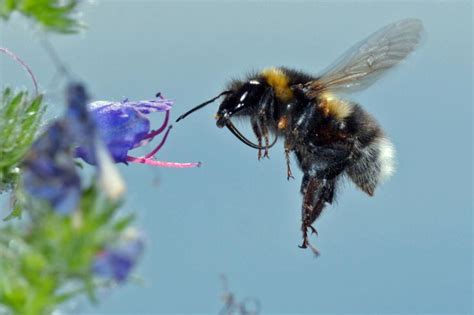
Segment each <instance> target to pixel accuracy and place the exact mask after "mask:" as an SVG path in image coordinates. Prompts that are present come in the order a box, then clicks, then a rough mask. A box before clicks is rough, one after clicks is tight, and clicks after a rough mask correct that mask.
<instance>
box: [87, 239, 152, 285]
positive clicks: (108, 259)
mask: <svg viewBox="0 0 474 315" xmlns="http://www.w3.org/2000/svg"><path fill="white" fill-rule="evenodd" d="M143 249H144V242H143V239H142V238H141V237H140V236H139V235H138V234H137V233H136V232H135V231H134V230H129V231H127V232H126V233H125V234H124V236H123V237H122V240H121V241H120V242H119V244H117V246H115V247H111V248H106V249H104V250H103V251H101V252H99V253H98V254H97V256H96V258H95V260H94V262H93V264H92V271H93V272H94V274H96V275H97V276H100V277H103V278H108V279H112V280H115V281H117V282H123V281H125V280H127V278H128V275H129V274H130V272H131V271H132V269H133V267H134V266H135V264H136V262H137V260H138V258H139V257H140V256H141V255H142V253H143Z"/></svg>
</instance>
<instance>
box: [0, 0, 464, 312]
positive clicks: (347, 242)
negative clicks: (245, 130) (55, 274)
mask: <svg viewBox="0 0 474 315" xmlns="http://www.w3.org/2000/svg"><path fill="white" fill-rule="evenodd" d="M472 9H473V8H472V4H471V3H470V2H468V1H464V2H441V1H437V2H435V1H429V2H428V1H426V2H407V1H399V2H372V1H366V2H361V1H345V2H316V1H315V2H302V1H299V2H296V1H295V2H293V1H287V2H247V1H245V2H244V1H241V2H217V1H214V2H201V1H193V2H182V1H168V2H162V1H97V2H95V3H88V2H85V3H84V4H83V5H81V10H82V12H83V20H84V22H85V24H87V29H86V30H85V31H84V32H83V33H82V34H80V35H76V36H60V35H54V36H51V37H50V40H51V42H52V43H53V45H54V46H55V47H56V49H57V51H58V52H59V54H60V55H61V56H62V58H63V59H64V61H65V62H66V63H67V64H68V65H69V66H70V67H71V69H72V70H73V71H74V72H75V73H76V74H77V75H78V76H79V77H80V78H82V79H83V80H85V81H86V82H87V84H88V86H89V88H90V91H91V93H92V94H93V96H94V98H95V99H104V100H120V99H122V98H125V97H128V98H130V99H147V98H151V97H153V95H154V94H155V93H156V92H157V91H162V92H163V94H164V95H165V96H167V97H170V98H173V99H175V100H176V105H175V108H174V110H173V117H174V118H176V117H177V116H178V115H179V114H181V113H182V112H183V111H185V110H187V109H189V108H190V107H191V106H194V105H196V104H198V103H200V102H202V101H204V100H206V99H208V98H210V97H212V96H214V95H216V94H217V93H218V92H220V91H221V90H222V89H223V87H224V84H225V82H226V80H228V79H230V78H231V77H233V76H241V75H244V74H245V73H246V72H248V71H249V70H252V69H260V68H262V67H265V66H270V65H285V66H288V67H294V68H299V69H304V70H307V71H308V72H312V73H317V72H318V71H319V70H321V69H323V68H324V67H326V66H327V65H328V64H329V63H331V62H332V61H333V60H334V59H335V58H336V57H338V56H339V55H340V54H341V53H343V52H344V51H345V50H346V49H347V48H349V47H350V46H351V45H352V44H354V43H356V42H357V41H359V40H361V39H363V38H364V37H365V36H367V35H368V34H370V33H372V32H373V31H375V30H377V29H378V28H380V27H382V26H384V25H386V24H388V23H390V22H392V21H395V20H398V19H401V18H405V17H418V18H420V19H422V20H423V22H424V25H425V28H426V37H425V40H424V43H423V45H422V46H421V47H420V48H419V49H418V50H417V51H416V53H415V54H414V55H412V56H410V58H408V60H407V61H406V63H405V64H404V65H403V66H400V67H399V68H397V69H396V70H395V71H393V72H391V73H390V74H389V75H388V76H387V77H385V78H384V79H383V80H381V81H380V82H378V83H377V84H376V85H374V86H372V87H371V88H370V89H368V90H367V91H365V92H363V93H359V94H357V95H353V96H352V97H353V99H355V100H357V101H359V102H360V103H361V104H363V105H364V107H365V108H366V109H367V110H368V111H369V112H371V113H372V114H373V115H374V116H375V117H376V118H377V119H378V120H379V121H380V123H381V124H382V126H384V128H385V130H386V132H387V133H388V135H390V137H391V139H392V140H393V142H394V144H395V146H396V148H397V152H398V154H397V164H398V171H397V173H396V174H395V175H394V176H393V178H392V179H391V180H390V181H389V182H387V183H386V184H385V185H383V186H382V187H380V188H379V189H378V190H377V191H376V194H375V196H374V197H373V198H369V197H368V196H366V195H365V194H363V193H362V192H360V191H358V190H357V189H356V188H355V187H354V186H353V185H352V184H345V185H343V187H342V189H341V192H340V196H339V199H338V202H337V204H336V205H334V206H332V207H328V208H327V209H326V211H325V212H324V213H323V215H322V217H321V218H320V219H319V220H318V221H317V223H316V227H317V229H318V231H319V235H320V236H319V237H318V238H317V239H312V240H313V242H314V243H315V244H316V246H317V247H318V249H320V251H321V253H322V255H321V256H320V257H319V258H317V259H315V258H314V257H313V256H312V255H311V252H309V251H304V250H301V249H299V248H298V247H297V245H298V244H300V242H301V233H300V230H299V228H300V206H301V196H300V194H299V186H300V180H301V174H300V173H299V171H297V170H296V165H294V166H293V167H294V171H295V173H296V180H294V181H290V182H288V181H287V180H286V178H285V163H284V155H283V149H282V145H281V144H279V145H278V146H276V147H275V148H274V149H272V150H271V159H270V160H264V161H260V162H259V161H257V154H256V151H254V150H252V149H249V148H248V147H245V146H244V145H243V144H242V143H240V142H238V141H237V140H236V139H235V138H234V137H233V136H232V135H231V134H230V133H229V132H227V131H226V130H220V129H218V128H216V126H215V123H214V120H213V114H214V113H215V111H216V109H217V104H216V105H211V106H209V107H208V108H206V109H204V110H202V111H200V112H198V113H196V114H194V115H193V116H190V117H189V118H187V119H186V120H184V121H183V122H182V123H179V124H177V125H176V124H175V128H174V129H173V131H172V134H171V137H170V140H169V143H168V144H167V145H166V146H165V148H164V149H163V150H162V151H161V152H160V153H159V158H161V159H162V160H171V161H197V160H199V161H202V162H203V166H202V167H201V168H200V169H191V170H178V169H153V168H150V167H148V166H144V165H130V166H128V167H126V166H121V167H120V169H121V170H122V171H123V174H124V176H125V178H126V181H127V183H128V189H129V194H128V197H127V204H126V206H125V207H124V208H125V209H127V210H128V211H136V212H137V213H138V217H139V219H138V224H139V226H140V227H141V228H142V229H143V230H144V231H145V233H146V234H147V238H148V247H147V251H146V255H145V256H144V257H143V260H142V261H141V264H140V266H139V268H138V270H137V272H136V273H137V274H138V275H141V276H142V277H143V279H144V284H143V285H136V284H133V283H131V284H127V285H126V286H125V287H123V288H120V289H117V290H113V291H110V292H106V293H104V295H103V299H102V301H101V303H100V305H99V306H96V307H92V306H89V305H88V304H87V303H85V302H81V303H79V305H78V306H77V307H78V308H79V311H80V312H85V313H88V314H117V313H127V314H140V313H148V314H151V313H153V314H164V313H189V314H191V313H216V312H218V310H219V309H220V308H221V305H222V303H221V300H220V296H221V294H222V288H221V283H220V281H219V274H220V273H224V274H225V275H226V276H227V278H228V280H229V282H230V287H231V289H232V291H234V293H235V294H236V295H237V297H238V298H242V297H244V296H255V297H258V298H259V300H260V302H261V304H262V306H263V313H264V314H274V313H318V314H319V313H443V314H447V313H469V312H471V311H472V293H473V292H472V283H473V276H472V274H473V270H472V252H473V246H472V240H473V239H472V224H473V221H472V192H473V190H472V175H473V173H472V143H473V142H472V140H473V139H472V108H473V99H472V87H473V85H472V67H473V64H472V61H473V59H472V38H473V34H472ZM0 35H1V41H0V44H1V46H6V47H8V48H10V49H11V50H13V51H15V52H16V53H18V54H19V55H20V56H21V57H22V58H23V59H24V60H25V61H27V62H28V63H29V64H30V65H31V67H32V68H33V70H34V72H35V73H36V74H37V76H38V78H39V81H40V83H41V86H42V88H44V89H47V92H50V93H51V94H50V96H51V98H50V112H51V113H55V112H56V113H59V112H60V110H61V108H62V107H61V106H62V103H61V102H60V98H59V96H60V94H61V90H60V89H59V87H58V85H50V82H51V79H52V77H53V75H54V71H53V67H52V63H51V61H50V59H49V58H48V56H47V55H46V54H45V50H44V49H43V48H42V47H41V45H40V42H39V40H38V38H40V32H38V31H37V30H35V29H34V28H32V27H31V25H30V24H29V22H28V21H26V20H25V19H23V18H21V17H13V19H12V20H11V21H10V22H9V23H7V24H5V23H2V24H1V32H0ZM0 60H1V61H0V62H1V66H2V82H1V83H2V85H3V84H6V83H8V84H12V85H23V86H27V87H29V86H30V85H29V81H28V78H27V77H26V76H25V74H24V73H23V72H22V70H21V69H19V67H18V66H17V65H15V64H14V63H13V62H11V61H10V60H9V59H7V58H5V57H2V58H1V59H0ZM161 118H162V117H160V115H156V118H155V122H156V124H158V123H159V122H160V119H161ZM139 153H140V152H139ZM139 153H137V154H139Z"/></svg>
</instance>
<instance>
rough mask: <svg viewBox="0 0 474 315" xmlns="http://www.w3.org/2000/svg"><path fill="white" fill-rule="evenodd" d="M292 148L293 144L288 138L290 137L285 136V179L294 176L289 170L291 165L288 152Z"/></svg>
mask: <svg viewBox="0 0 474 315" xmlns="http://www.w3.org/2000/svg"><path fill="white" fill-rule="evenodd" d="M291 150H293V144H292V141H291V140H290V137H289V136H287V137H286V138H285V159H286V179H287V180H290V178H293V179H294V178H295V177H294V176H293V173H292V172H291V166H290V152H291Z"/></svg>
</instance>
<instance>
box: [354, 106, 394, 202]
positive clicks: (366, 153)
mask: <svg viewBox="0 0 474 315" xmlns="http://www.w3.org/2000/svg"><path fill="white" fill-rule="evenodd" d="M346 123H347V128H348V130H350V132H351V133H352V134H353V137H354V149H353V158H352V159H353V162H352V163H351V164H350V165H349V166H348V168H347V175H349V177H350V178H351V180H352V181H353V182H354V183H355V184H356V185H357V186H358V187H359V188H361V189H362V190H363V191H364V192H366V193H367V194H369V195H371V196H372V195H373V194H374V191H375V188H376V186H377V185H378V184H379V183H380V182H382V181H384V180H385V179H387V178H388V177H390V176H391V175H392V174H393V173H394V171H395V162H394V160H395V149H394V147H393V144H392V143H391V142H390V140H389V139H388V138H387V137H386V136H385V135H384V133H383V131H382V128H381V127H380V126H379V124H378V123H377V122H376V121H375V120H374V119H373V118H372V117H371V116H370V115H369V114H368V113H367V112H366V111H364V110H363V109H362V108H361V107H360V106H359V105H354V106H353V109H352V113H351V114H350V115H349V116H348V117H347V118H346Z"/></svg>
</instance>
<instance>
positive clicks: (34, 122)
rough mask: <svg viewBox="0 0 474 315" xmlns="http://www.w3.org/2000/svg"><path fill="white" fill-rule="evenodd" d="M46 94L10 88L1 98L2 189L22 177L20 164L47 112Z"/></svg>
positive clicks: (0, 169)
mask: <svg viewBox="0 0 474 315" xmlns="http://www.w3.org/2000/svg"><path fill="white" fill-rule="evenodd" d="M42 100H43V97H42V96H41V95H40V96H37V97H35V98H34V99H30V98H29V97H28V94H27V92H18V93H14V92H13V91H12V90H11V89H10V88H6V89H5V90H4V91H3V93H2V96H1V99H0V192H2V191H4V190H7V189H11V188H12V187H13V186H14V184H15V183H17V180H18V177H19V169H18V167H17V166H18V165H19V163H20V161H21V159H22V157H23V156H24V154H25V153H26V151H27V150H28V149H29V147H30V145H31V143H32V142H33V140H34V138H35V135H36V132H37V130H38V127H39V125H40V119H41V117H42V114H43V112H44V106H43V101H42Z"/></svg>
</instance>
